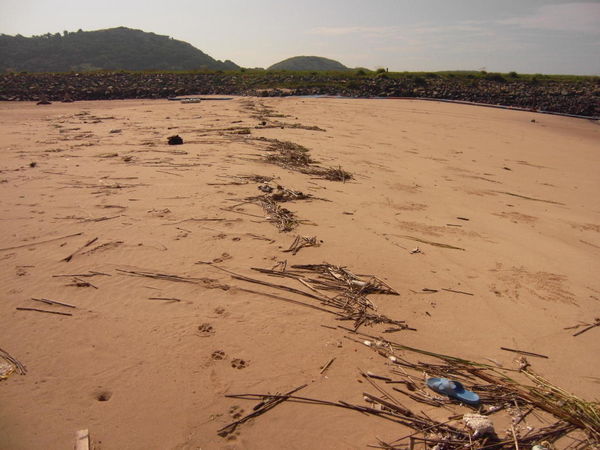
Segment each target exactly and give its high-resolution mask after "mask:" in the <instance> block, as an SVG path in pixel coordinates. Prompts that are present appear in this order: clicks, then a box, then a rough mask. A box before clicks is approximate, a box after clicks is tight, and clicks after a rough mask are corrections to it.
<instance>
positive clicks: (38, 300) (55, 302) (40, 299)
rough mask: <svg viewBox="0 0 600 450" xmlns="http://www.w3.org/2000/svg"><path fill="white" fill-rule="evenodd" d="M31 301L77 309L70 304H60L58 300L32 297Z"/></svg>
mask: <svg viewBox="0 0 600 450" xmlns="http://www.w3.org/2000/svg"><path fill="white" fill-rule="evenodd" d="M31 300H34V301H36V302H41V303H45V304H47V305H59V306H66V307H67V308H77V307H76V306H75V305H70V304H69V303H63V302H58V301H56V300H49V299H47V298H33V297H31Z"/></svg>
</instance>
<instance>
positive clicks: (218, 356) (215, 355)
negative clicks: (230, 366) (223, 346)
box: [211, 350, 226, 361]
mask: <svg viewBox="0 0 600 450" xmlns="http://www.w3.org/2000/svg"><path fill="white" fill-rule="evenodd" d="M225 357H226V355H225V352H224V351H223V350H215V351H214V352H212V355H211V358H212V359H214V360H215V361H222V360H223V359H225Z"/></svg>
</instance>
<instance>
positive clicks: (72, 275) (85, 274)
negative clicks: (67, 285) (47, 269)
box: [52, 270, 112, 278]
mask: <svg viewBox="0 0 600 450" xmlns="http://www.w3.org/2000/svg"><path fill="white" fill-rule="evenodd" d="M99 275H104V276H107V277H111V276H112V275H111V274H110V273H104V272H96V271H95V270H90V271H89V273H67V274H60V275H52V278H60V277H84V278H85V277H96V276H99Z"/></svg>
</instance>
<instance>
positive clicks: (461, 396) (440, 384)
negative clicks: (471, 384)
mask: <svg viewBox="0 0 600 450" xmlns="http://www.w3.org/2000/svg"><path fill="white" fill-rule="evenodd" d="M427 386H428V387H429V389H431V390H432V391H435V392H437V393H438V394H442V395H447V396H448V397H451V398H454V399H456V400H458V401H461V402H463V403H466V404H467V405H478V404H479V395H477V394H476V393H475V392H471V391H467V390H466V389H465V387H464V386H463V385H462V384H461V383H460V382H458V381H451V380H449V379H447V378H429V379H428V380H427Z"/></svg>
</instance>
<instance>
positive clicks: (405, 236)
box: [398, 234, 465, 251]
mask: <svg viewBox="0 0 600 450" xmlns="http://www.w3.org/2000/svg"><path fill="white" fill-rule="evenodd" d="M398 237H403V238H406V239H411V240H413V241H417V242H421V243H423V244H429V245H433V246H434V247H442V248H449V249H452V250H462V251H465V249H464V248H461V247H455V246H454V245H449V244H443V243H440V242H433V241H428V240H426V239H421V238H418V237H414V236H407V235H404V234H403V235H398Z"/></svg>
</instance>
